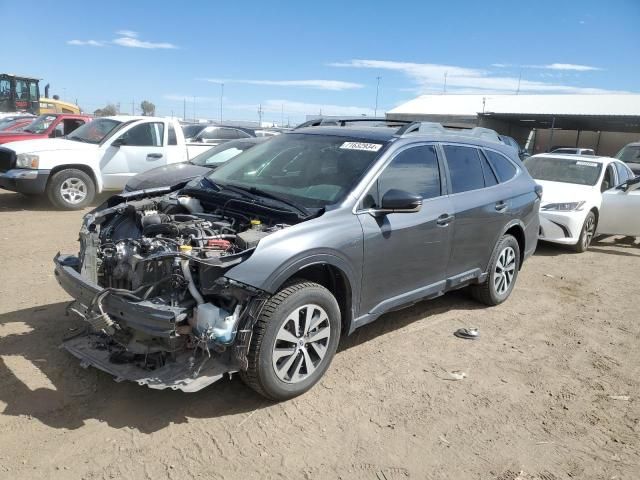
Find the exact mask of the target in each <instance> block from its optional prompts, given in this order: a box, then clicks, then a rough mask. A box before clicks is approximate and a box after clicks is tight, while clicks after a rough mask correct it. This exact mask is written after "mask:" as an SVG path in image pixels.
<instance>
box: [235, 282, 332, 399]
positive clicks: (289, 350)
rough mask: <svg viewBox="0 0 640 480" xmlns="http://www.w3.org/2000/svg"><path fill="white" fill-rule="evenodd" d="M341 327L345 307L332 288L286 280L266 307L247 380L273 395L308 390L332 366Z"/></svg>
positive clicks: (253, 342)
mask: <svg viewBox="0 0 640 480" xmlns="http://www.w3.org/2000/svg"><path fill="white" fill-rule="evenodd" d="M340 329H341V319H340V308H339V306H338V302H337V301H336V299H335V297H334V296H333V295H332V294H331V292H329V290H327V289H326V288H324V287H323V286H322V285H319V284H317V283H313V282H306V281H302V280H301V281H296V282H293V283H290V284H288V285H285V287H283V288H282V289H281V290H280V291H279V292H278V293H276V294H275V295H273V296H272V297H271V298H270V299H269V300H267V302H266V303H265V305H264V307H263V309H262V313H261V314H260V317H259V318H258V321H257V323H256V325H255V327H254V330H253V336H252V338H251V345H250V346H249V351H248V353H247V358H248V360H249V366H248V368H247V371H246V372H242V373H241V378H242V380H243V381H244V382H245V383H246V384H247V385H248V386H249V387H251V388H252V389H254V390H255V391H256V392H258V393H260V394H261V395H263V396H265V397H267V398H269V399H272V400H287V399H290V398H293V397H296V396H298V395H301V394H303V393H304V392H306V391H307V390H309V389H310V388H311V387H313V386H314V385H315V384H316V383H317V382H318V380H320V378H321V377H322V376H323V375H324V373H325V372H326V371H327V369H328V368H329V365H330V364H331V360H332V359H333V357H334V355H335V353H336V349H337V348H338V343H339V341H340Z"/></svg>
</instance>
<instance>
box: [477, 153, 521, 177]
mask: <svg viewBox="0 0 640 480" xmlns="http://www.w3.org/2000/svg"><path fill="white" fill-rule="evenodd" d="M484 153H485V154H486V155H487V158H488V159H489V162H490V163H491V165H492V166H493V169H494V170H495V172H496V174H497V175H498V180H500V182H501V183H503V182H506V181H509V180H511V179H512V178H513V177H515V176H516V171H517V170H516V167H515V165H514V164H513V163H511V161H510V160H509V159H508V158H507V157H505V156H504V155H502V154H500V153H497V152H494V151H492V150H485V151H484Z"/></svg>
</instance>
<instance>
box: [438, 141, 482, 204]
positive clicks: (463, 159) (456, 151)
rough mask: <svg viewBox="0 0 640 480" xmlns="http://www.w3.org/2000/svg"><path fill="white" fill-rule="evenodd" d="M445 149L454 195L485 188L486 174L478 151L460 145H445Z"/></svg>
mask: <svg viewBox="0 0 640 480" xmlns="http://www.w3.org/2000/svg"><path fill="white" fill-rule="evenodd" d="M443 149H444V154H445V156H446V157H447V165H448V166H449V176H450V177H451V190H452V192H453V193H462V192H468V191H471V190H478V189H480V188H484V173H483V171H482V164H481V163H480V155H479V152H478V149H476V148H474V147H464V146H459V145H443Z"/></svg>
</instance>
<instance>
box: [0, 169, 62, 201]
mask: <svg viewBox="0 0 640 480" xmlns="http://www.w3.org/2000/svg"><path fill="white" fill-rule="evenodd" d="M49 174H50V170H30V169H26V168H14V169H13V170H8V171H6V172H2V173H0V188H3V189H5V190H10V191H12V192H18V193H26V194H31V195H40V194H43V193H44V191H45V189H46V187H47V181H48V180H49Z"/></svg>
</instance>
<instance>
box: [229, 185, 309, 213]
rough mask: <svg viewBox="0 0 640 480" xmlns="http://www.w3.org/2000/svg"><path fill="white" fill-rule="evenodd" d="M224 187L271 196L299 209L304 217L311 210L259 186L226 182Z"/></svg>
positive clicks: (272, 198)
mask: <svg viewBox="0 0 640 480" xmlns="http://www.w3.org/2000/svg"><path fill="white" fill-rule="evenodd" d="M222 187H223V189H225V188H227V189H229V190H235V191H241V192H248V193H250V194H252V195H253V196H254V197H264V198H269V199H271V200H275V201H276V202H280V203H282V204H284V205H287V206H288V207H290V208H291V209H293V210H295V211H297V212H298V213H301V214H302V216H303V217H305V218H306V217H308V216H309V211H308V210H307V209H306V208H304V207H303V206H301V205H298V204H297V203H295V202H292V201H291V200H287V199H286V198H283V197H281V196H279V195H275V194H273V193H270V192H266V191H264V190H261V189H259V188H256V187H243V186H240V185H230V184H228V183H227V184H224V185H223V186H222Z"/></svg>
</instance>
